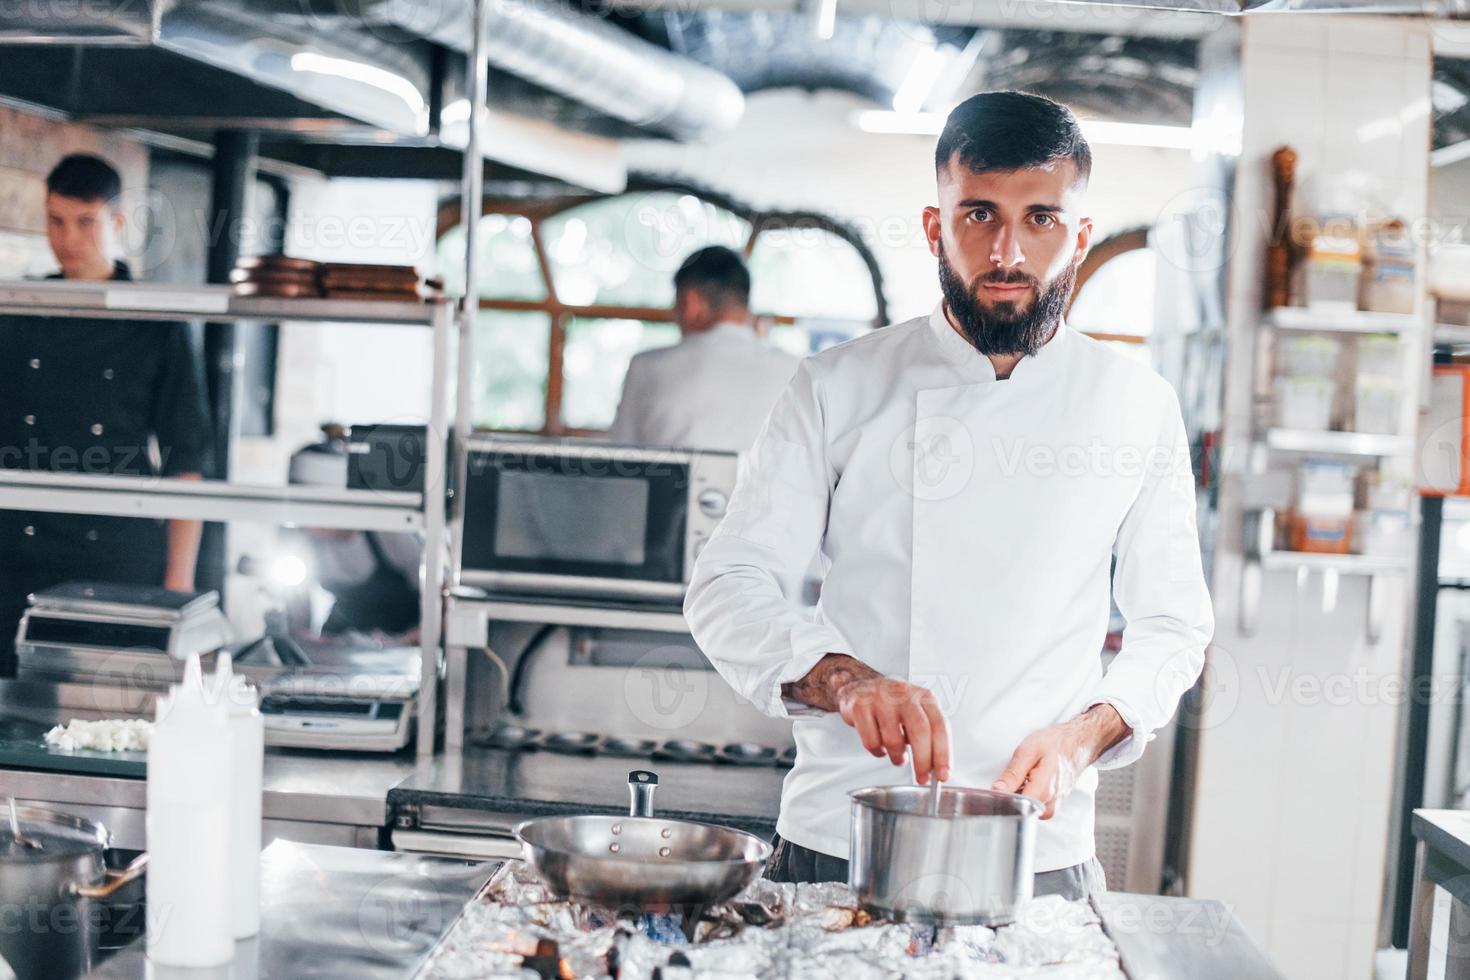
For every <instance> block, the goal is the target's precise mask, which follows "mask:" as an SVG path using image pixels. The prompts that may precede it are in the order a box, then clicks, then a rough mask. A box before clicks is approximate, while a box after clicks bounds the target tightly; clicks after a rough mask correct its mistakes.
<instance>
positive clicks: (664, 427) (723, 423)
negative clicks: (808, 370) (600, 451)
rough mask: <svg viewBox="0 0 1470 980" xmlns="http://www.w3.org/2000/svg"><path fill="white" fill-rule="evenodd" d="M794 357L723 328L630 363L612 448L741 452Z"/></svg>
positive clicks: (743, 330) (743, 329) (749, 333)
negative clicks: (617, 445)
mask: <svg viewBox="0 0 1470 980" xmlns="http://www.w3.org/2000/svg"><path fill="white" fill-rule="evenodd" d="M796 364H797V359H796V358H795V357H792V356H791V355H790V354H788V353H786V352H785V351H783V350H781V349H779V348H777V347H775V346H773V345H772V344H770V343H768V342H767V341H765V340H763V339H762V338H760V337H758V336H756V333H755V331H754V330H753V329H752V328H751V327H750V326H748V325H746V324H741V323H720V324H716V325H715V326H713V327H711V328H710V329H708V330H706V331H704V332H702V333H697V334H693V335H691V336H688V337H685V338H684V339H683V340H681V341H680V342H679V343H677V344H675V345H674V346H672V347H661V348H659V349H657V350H650V351H644V352H643V353H642V354H639V355H638V356H637V357H635V358H633V361H632V363H630V364H629V365H628V374H627V377H626V378H625V379H624V380H623V397H622V401H621V402H620V403H619V404H618V412H617V417H616V418H615V419H614V420H613V424H612V427H611V428H610V429H609V430H608V437H609V438H610V439H612V440H613V441H615V442H629V443H635V444H638V445H644V446H678V447H681V448H689V449H718V450H724V451H726V452H745V451H746V450H747V449H749V448H750V446H751V444H752V443H754V442H755V437H756V435H757V434H758V433H759V432H760V430H761V424H762V423H764V422H765V420H766V414H767V413H768V412H770V410H771V406H772V405H774V404H775V403H776V399H777V398H779V397H780V396H781V392H782V391H784V390H785V389H786V386H787V384H789V383H790V381H791V376H792V375H793V374H794V373H795V372H796Z"/></svg>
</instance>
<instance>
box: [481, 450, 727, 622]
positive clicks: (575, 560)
mask: <svg viewBox="0 0 1470 980" xmlns="http://www.w3.org/2000/svg"><path fill="white" fill-rule="evenodd" d="M468 449H469V458H468V461H467V466H466V477H465V488H464V508H463V511H462V518H463V519H462V524H461V527H460V529H459V531H460V534H461V538H460V581H461V582H462V583H464V584H466V585H473V586H479V587H482V588H485V589H491V590H494V591H498V592H512V593H529V594H536V595H561V596H569V597H583V598H608V599H629V600H654V601H670V602H677V601H680V600H682V598H683V596H684V592H685V587H686V585H687V584H688V581H689V575H690V572H691V571H692V570H693V567H694V559H695V557H696V556H697V555H698V554H699V551H700V549H701V548H702V547H703V546H704V543H705V542H706V541H707V540H709V537H710V535H711V534H712V533H714V529H715V526H716V525H718V524H719V522H720V519H721V518H722V517H724V516H725V507H726V505H727V504H728V503H729V500H730V494H731V493H732V492H733V490H734V489H735V476H736V472H737V463H738V459H739V457H738V456H737V455H736V454H735V453H726V452H707V451H705V450H679V449H657V448H647V447H635V446H620V445H616V444H613V443H605V442H592V441H590V440H582V441H574V440H565V441H562V440H557V441H549V440H528V439H516V438H506V437H482V438H476V439H472V440H470V443H469V447H468Z"/></svg>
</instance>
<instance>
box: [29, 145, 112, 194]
mask: <svg viewBox="0 0 1470 980" xmlns="http://www.w3.org/2000/svg"><path fill="white" fill-rule="evenodd" d="M46 193H48V194H59V195H60V196H62V197H70V198H74V199H76V200H78V201H105V202H107V203H108V204H111V203H112V202H113V201H116V200H117V199H118V197H119V196H121V194H122V178H121V177H119V176H118V175H117V171H116V170H114V169H113V167H112V164H110V163H108V162H107V161H106V160H103V159H102V158H101V157H94V156H91V155H89V154H86V153H73V154H72V155H71V156H69V157H66V158H64V159H63V160H62V161H61V162H60V163H58V164H57V165H56V167H55V168H54V169H53V170H52V171H51V173H50V174H49V175H48V176H47V177H46Z"/></svg>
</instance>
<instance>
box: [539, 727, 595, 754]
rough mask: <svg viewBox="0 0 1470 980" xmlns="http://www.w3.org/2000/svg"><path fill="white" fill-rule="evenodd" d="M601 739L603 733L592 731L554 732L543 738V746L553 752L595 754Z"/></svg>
mask: <svg viewBox="0 0 1470 980" xmlns="http://www.w3.org/2000/svg"><path fill="white" fill-rule="evenodd" d="M601 740H602V736H601V735H594V734H592V733H591V732H554V733H553V734H551V735H547V736H545V737H544V738H542V739H541V747H542V748H543V749H548V750H550V751H552V752H566V753H570V754H579V755H595V754H596V753H597V743H598V742H600V741H601Z"/></svg>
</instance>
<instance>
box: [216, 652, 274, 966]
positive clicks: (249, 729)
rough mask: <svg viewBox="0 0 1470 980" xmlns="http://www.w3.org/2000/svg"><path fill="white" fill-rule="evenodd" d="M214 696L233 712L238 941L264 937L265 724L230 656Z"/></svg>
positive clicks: (233, 896) (233, 898) (233, 899)
mask: <svg viewBox="0 0 1470 980" xmlns="http://www.w3.org/2000/svg"><path fill="white" fill-rule="evenodd" d="M213 687H214V694H215V697H217V698H218V699H219V700H221V701H223V702H224V703H225V706H226V708H227V709H228V711H229V719H230V720H229V728H230V760H231V761H230V772H231V775H232V777H233V779H234V800H235V805H234V807H233V808H232V810H231V813H230V817H231V822H232V826H231V829H230V920H231V924H232V927H233V933H234V937H235V938H236V939H249V938H250V937H251V936H254V935H255V934H257V933H258V932H260V827H261V825H260V799H261V793H262V791H263V789H264V786H263V782H264V768H265V721H264V719H262V718H261V716H260V703H259V700H258V699H257V697H256V693H255V688H254V687H252V686H251V685H250V684H249V682H247V681H246V680H245V678H244V677H243V676H242V675H240V674H236V673H235V672H234V665H233V663H232V662H231V660H230V655H229V654H228V653H221V654H220V655H219V656H218V657H217V658H216V660H215V668H214V685H213Z"/></svg>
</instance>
